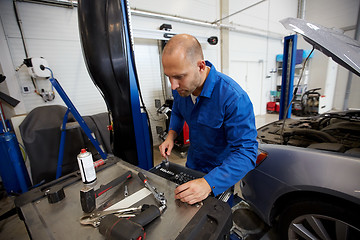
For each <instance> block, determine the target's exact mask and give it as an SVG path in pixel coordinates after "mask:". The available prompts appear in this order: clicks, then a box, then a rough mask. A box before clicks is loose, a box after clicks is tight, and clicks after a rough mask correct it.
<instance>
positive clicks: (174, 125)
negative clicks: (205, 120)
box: [169, 98, 185, 136]
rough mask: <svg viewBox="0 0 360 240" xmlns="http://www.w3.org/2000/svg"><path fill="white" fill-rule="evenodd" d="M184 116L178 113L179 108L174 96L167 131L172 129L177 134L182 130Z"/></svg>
mask: <svg viewBox="0 0 360 240" xmlns="http://www.w3.org/2000/svg"><path fill="white" fill-rule="evenodd" d="M184 122H185V120H184V118H183V117H182V115H181V114H180V111H179V108H178V102H177V101H176V98H175V99H174V104H173V106H172V109H171V118H170V124H169V131H170V130H174V131H175V132H176V133H177V135H178V136H179V135H180V133H181V130H182V127H183V125H184Z"/></svg>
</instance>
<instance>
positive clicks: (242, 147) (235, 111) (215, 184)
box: [204, 94, 258, 196]
mask: <svg viewBox="0 0 360 240" xmlns="http://www.w3.org/2000/svg"><path fill="white" fill-rule="evenodd" d="M225 108H226V109H225V116H224V122H223V125H224V129H225V137H226V141H227V144H228V146H229V147H230V154H229V155H228V156H227V157H226V159H224V161H223V163H222V164H221V165H220V166H218V167H216V168H214V169H213V170H211V171H210V172H209V173H208V174H207V175H205V177H204V178H205V180H206V181H207V182H208V184H209V185H210V187H211V189H212V191H213V193H214V195H215V196H217V195H218V194H220V193H222V192H224V191H225V190H227V189H228V188H229V187H231V186H233V185H235V184H236V183H237V182H238V181H240V180H241V179H242V178H243V177H244V176H245V175H246V174H247V173H248V172H249V171H251V170H252V169H253V168H254V167H255V162H256V157H257V148H258V142H257V140H256V136H257V131H256V127H255V116H254V112H253V107H252V103H251V101H250V99H249V97H248V96H247V95H246V94H243V95H240V96H239V97H237V98H235V99H233V100H232V101H231V103H230V104H228V105H226V107H225Z"/></svg>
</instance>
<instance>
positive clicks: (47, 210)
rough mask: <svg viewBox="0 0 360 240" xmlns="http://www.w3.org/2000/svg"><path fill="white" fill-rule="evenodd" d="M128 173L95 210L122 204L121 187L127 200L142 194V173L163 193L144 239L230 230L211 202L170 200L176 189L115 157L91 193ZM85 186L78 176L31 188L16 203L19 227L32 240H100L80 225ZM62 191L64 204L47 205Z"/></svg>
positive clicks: (221, 206) (224, 209) (220, 208)
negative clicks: (162, 209)
mask: <svg viewBox="0 0 360 240" xmlns="http://www.w3.org/2000/svg"><path fill="white" fill-rule="evenodd" d="M127 171H131V172H132V178H131V179H129V180H127V181H126V182H125V183H124V184H122V185H119V186H117V187H114V188H113V189H111V190H109V191H107V192H106V193H105V194H103V195H101V196H100V197H98V198H97V199H96V207H97V209H100V210H103V209H106V208H108V207H110V206H112V205H113V204H115V203H117V202H119V201H121V200H123V199H124V198H125V196H124V190H125V185H127V189H128V192H129V196H128V197H127V198H129V197H131V195H132V194H134V193H135V192H137V191H139V190H141V189H142V188H144V183H143V182H142V181H141V180H140V178H139V177H138V176H137V174H138V172H139V171H141V172H142V173H144V174H145V175H146V176H147V178H148V180H149V182H151V184H152V185H153V186H155V187H156V188H157V191H159V192H163V193H164V194H165V197H166V199H167V209H166V210H165V212H164V213H163V214H162V215H161V216H160V217H159V218H157V219H155V220H154V221H152V222H151V223H150V224H148V225H146V226H145V231H146V239H148V240H152V239H153V240H155V239H156V240H159V239H203V238H204V239H226V238H227V236H228V234H229V231H230V228H231V226H232V219H231V209H230V207H229V206H228V204H227V203H224V202H222V201H220V200H218V199H216V198H214V197H208V198H207V199H206V200H204V201H203V202H202V203H200V204H195V205H188V204H186V203H182V202H180V201H179V200H175V198H174V189H175V188H176V184H175V183H173V182H171V181H168V180H166V179H164V178H162V177H160V176H158V175H155V174H153V173H151V172H147V171H145V170H143V169H140V168H138V167H136V166H133V165H131V164H129V163H127V162H125V161H122V160H121V159H119V158H117V157H109V158H108V160H107V162H106V164H105V165H103V166H101V167H99V169H98V170H97V181H96V183H95V186H94V188H95V189H96V188H99V187H100V185H105V184H106V183H108V182H110V181H112V180H113V179H114V178H116V177H118V176H120V175H121V174H124V173H125V172H127ZM83 186H84V184H83V182H82V181H81V176H80V174H79V172H74V173H71V174H68V175H66V176H63V177H61V178H59V179H57V180H55V181H52V182H50V183H48V184H45V185H43V186H40V187H38V188H35V189H33V190H31V191H29V192H27V193H25V194H22V195H21V196H20V197H18V198H16V199H15V205H16V207H17V209H18V213H19V216H20V218H21V219H22V220H23V221H24V223H25V225H26V228H27V231H28V234H29V236H30V237H31V239H34V240H36V239H89V240H90V239H104V236H102V235H101V234H100V233H99V231H98V229H97V228H95V227H93V226H90V225H87V226H84V225H81V224H80V222H79V220H80V218H81V217H82V216H83V214H84V212H83V211H82V208H81V204H80V189H81V188H82V187H83ZM60 189H63V190H64V193H65V198H64V199H62V200H60V201H59V202H56V203H52V204H50V203H49V201H48V198H47V194H51V193H54V192H55V193H56V192H57V191H59V190H60ZM138 200H139V201H137V202H136V201H134V202H133V204H132V206H134V207H137V206H139V205H142V204H153V205H156V206H159V205H158V203H157V202H156V201H155V198H154V196H153V195H152V194H150V195H147V196H146V197H144V198H143V199H138Z"/></svg>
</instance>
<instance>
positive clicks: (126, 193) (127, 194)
mask: <svg viewBox="0 0 360 240" xmlns="http://www.w3.org/2000/svg"><path fill="white" fill-rule="evenodd" d="M127 196H129V190H128V186H127V185H125V189H124V197H127Z"/></svg>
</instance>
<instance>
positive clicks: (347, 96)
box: [343, 10, 360, 110]
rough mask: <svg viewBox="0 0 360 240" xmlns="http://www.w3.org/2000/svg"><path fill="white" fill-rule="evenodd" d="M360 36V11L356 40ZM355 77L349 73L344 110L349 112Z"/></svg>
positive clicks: (359, 13)
mask: <svg viewBox="0 0 360 240" xmlns="http://www.w3.org/2000/svg"><path fill="white" fill-rule="evenodd" d="M359 35H360V10H358V17H357V23H356V29H355V36H354V38H355V40H359ZM353 75H354V74H353V73H352V72H351V71H349V76H348V81H347V84H346V91H345V97H344V105H343V110H347V109H348V107H349V98H350V91H351V84H352V78H353Z"/></svg>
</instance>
